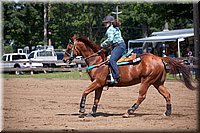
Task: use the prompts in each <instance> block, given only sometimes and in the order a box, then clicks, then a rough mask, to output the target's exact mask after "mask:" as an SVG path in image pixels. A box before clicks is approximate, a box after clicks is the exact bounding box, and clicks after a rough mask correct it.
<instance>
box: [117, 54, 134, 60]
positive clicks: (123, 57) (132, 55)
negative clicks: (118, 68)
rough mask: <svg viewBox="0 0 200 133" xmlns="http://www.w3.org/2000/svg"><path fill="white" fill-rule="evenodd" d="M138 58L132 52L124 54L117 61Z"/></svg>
mask: <svg viewBox="0 0 200 133" xmlns="http://www.w3.org/2000/svg"><path fill="white" fill-rule="evenodd" d="M135 58H136V54H134V53H132V54H131V55H130V56H128V57H127V56H122V57H121V58H120V59H119V60H118V61H117V62H124V61H130V60H134V59H135Z"/></svg>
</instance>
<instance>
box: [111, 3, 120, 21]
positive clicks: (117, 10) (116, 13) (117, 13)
mask: <svg viewBox="0 0 200 133" xmlns="http://www.w3.org/2000/svg"><path fill="white" fill-rule="evenodd" d="M121 13H122V12H119V9H118V5H117V6H116V12H112V14H115V15H116V19H117V21H118V20H119V17H118V15H119V14H121Z"/></svg>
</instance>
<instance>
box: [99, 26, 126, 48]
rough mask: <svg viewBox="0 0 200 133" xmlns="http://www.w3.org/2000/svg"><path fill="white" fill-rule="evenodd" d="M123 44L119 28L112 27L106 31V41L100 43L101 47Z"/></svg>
mask: <svg viewBox="0 0 200 133" xmlns="http://www.w3.org/2000/svg"><path fill="white" fill-rule="evenodd" d="M120 42H124V39H123V38H122V35H121V31H120V29H119V27H113V25H111V26H110V27H109V28H108V29H107V31H106V40H105V41H103V42H102V46H103V47H107V46H108V45H109V44H110V45H111V46H113V45H114V44H116V43H120Z"/></svg>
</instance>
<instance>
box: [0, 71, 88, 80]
mask: <svg viewBox="0 0 200 133" xmlns="http://www.w3.org/2000/svg"><path fill="white" fill-rule="evenodd" d="M1 75H2V78H64V79H80V75H79V71H73V72H52V73H38V74H33V75H31V74H30V73H25V74H22V75H15V74H8V73H4V74H1ZM82 75H83V76H82V79H89V76H88V74H87V73H86V72H85V71H83V72H82Z"/></svg>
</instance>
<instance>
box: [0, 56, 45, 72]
mask: <svg viewBox="0 0 200 133" xmlns="http://www.w3.org/2000/svg"><path fill="white" fill-rule="evenodd" d="M1 60H2V67H3V68H29V67H32V68H36V67H43V64H42V63H34V62H32V63H31V62H30V60H29V59H28V56H27V54H26V53H9V54H4V55H3V56H2V59H1ZM21 73H23V72H21V71H15V74H21Z"/></svg>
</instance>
